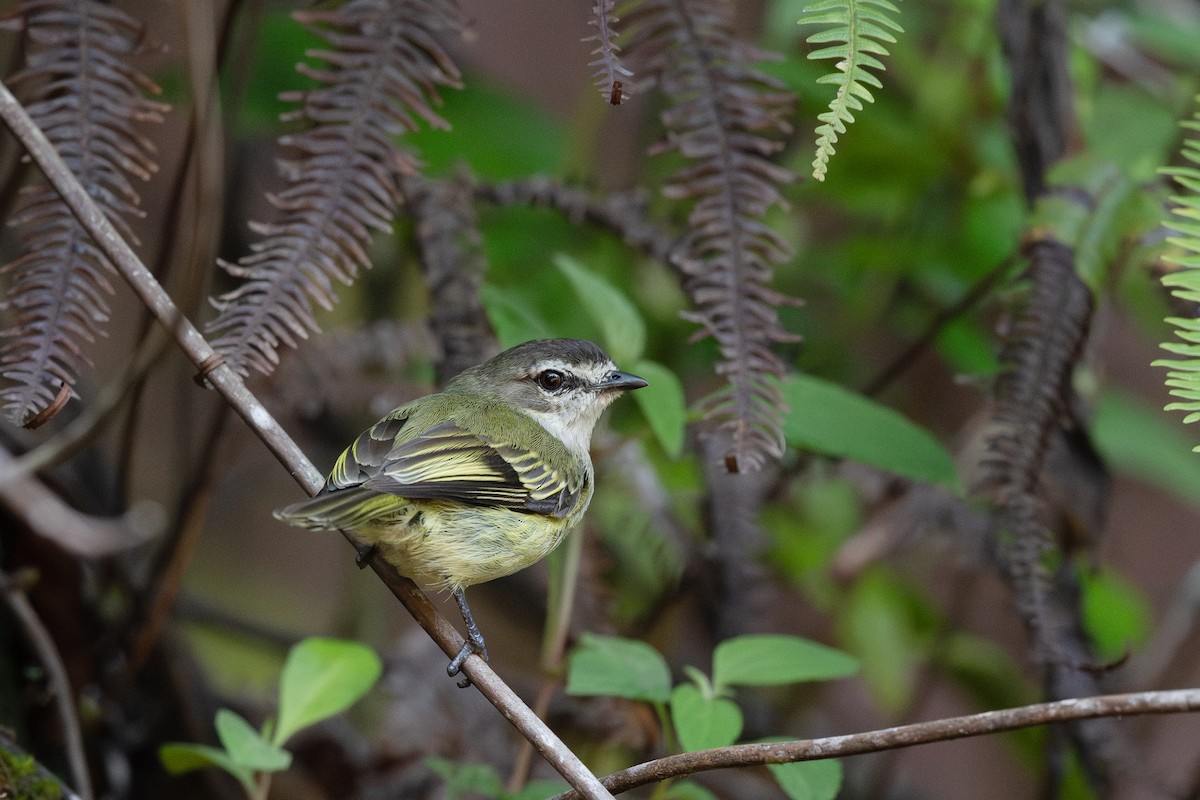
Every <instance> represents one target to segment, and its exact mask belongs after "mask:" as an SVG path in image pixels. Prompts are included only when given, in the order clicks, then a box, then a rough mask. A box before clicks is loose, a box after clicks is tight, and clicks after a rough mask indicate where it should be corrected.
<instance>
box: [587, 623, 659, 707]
mask: <svg viewBox="0 0 1200 800" xmlns="http://www.w3.org/2000/svg"><path fill="white" fill-rule="evenodd" d="M567 694H573V695H582V696H593V695H614V696H616V697H627V698H629V699H630V700H648V701H650V702H652V703H665V702H666V701H667V699H668V698H669V697H670V696H671V673H670V670H669V669H667V662H666V661H665V660H663V657H662V656H661V655H659V653H658V651H657V650H655V649H654V648H653V647H651V646H650V645H648V644H646V643H645V642H639V641H636V640H634V639H623V638H621V637H619V636H601V635H599V634H594V633H585V634H584V635H583V636H582V637H580V640H579V646H578V647H576V648H575V649H574V650H573V651H572V652H571V657H570V659H569V660H568V662H567Z"/></svg>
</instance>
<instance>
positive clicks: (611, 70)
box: [583, 0, 633, 106]
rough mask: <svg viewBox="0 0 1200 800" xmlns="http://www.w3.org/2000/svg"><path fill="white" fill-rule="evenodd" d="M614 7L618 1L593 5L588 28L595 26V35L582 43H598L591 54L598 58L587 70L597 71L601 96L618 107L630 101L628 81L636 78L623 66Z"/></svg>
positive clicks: (596, 78)
mask: <svg viewBox="0 0 1200 800" xmlns="http://www.w3.org/2000/svg"><path fill="white" fill-rule="evenodd" d="M615 5H616V0H596V2H595V3H594V4H593V5H592V18H591V19H590V20H588V25H592V26H595V28H596V32H595V33H593V34H592V35H591V36H585V37H584V38H583V41H585V42H595V43H596V48H595V49H594V50H592V55H594V56H596V58H595V59H593V60H592V61H589V62H588V66H589V67H595V68H596V71H595V73H594V75H595V82H596V86H597V87H598V88H599V89H600V96H601V97H603V98H605V99H606V100H608V102H610V103H612V104H613V105H614V106H618V105H620V104H621V101H622V100H624V99H626V98H627V97H630V91H629V79H630V78H632V77H633V72H631V71H630V70H629V69H627V68H626V67H625V65H624V64H622V63H621V56H620V52H621V48H620V47H618V46H617V43H616V42H614V41H613V39H614V38H615V37H616V29H615V28H614V27H613V26H614V25H615V24H616V23H617V22H620V19H619V18H618V17H617V16H616V15H615V14H613V7H614V6H615Z"/></svg>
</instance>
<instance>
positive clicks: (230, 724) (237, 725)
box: [217, 708, 292, 772]
mask: <svg viewBox="0 0 1200 800" xmlns="http://www.w3.org/2000/svg"><path fill="white" fill-rule="evenodd" d="M217 737H218V738H219V739H220V740H221V744H222V745H224V747H225V752H227V753H229V757H230V758H232V759H233V760H234V762H235V763H237V764H239V765H241V766H243V767H246V768H247V769H250V770H253V771H254V772H279V771H281V770H285V769H287V768H288V767H289V766H291V763H292V754H291V753H289V752H288V751H287V750H284V749H282V748H279V747H276V746H275V745H273V744H271V743H270V742H268V741H267V740H266V739H264V738H263V737H262V736H261V735H260V734H259V732H258V731H256V730H255V729H254V727H253V726H252V725H251V724H250V723H249V722H247V721H246V720H245V719H243V718H242V716H241V715H240V714H238V713H237V712H235V711H230V710H229V709H228V708H222V709H221V710H220V711H218V712H217Z"/></svg>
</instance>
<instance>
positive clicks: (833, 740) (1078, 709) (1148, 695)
mask: <svg viewBox="0 0 1200 800" xmlns="http://www.w3.org/2000/svg"><path fill="white" fill-rule="evenodd" d="M1193 711H1200V689H1175V690H1171V691H1164V692H1135V693H1132V694H1111V695H1101V696H1098V697H1082V698H1078V699H1073V700H1058V701H1056V702H1053V703H1035V704H1033V705H1028V706H1018V707H1017V708H1005V709H1001V710H999V711H985V712H983V713H981V714H969V715H967V716H964V717H949V718H946V719H938V720H931V721H929V722H916V723H913V724H911V725H899V726H897V727H894V728H884V729H882V730H877V731H867V732H865V733H853V734H848V735H845V736H826V737H824V738H820V739H798V740H795V741H791V742H765V743H762V744H735V745H731V746H729V747H715V748H712V749H711V750H697V751H696V752H694V753H682V754H680V755H674V756H667V757H665V758H660V759H657V760H655V761H647V762H646V763H644V764H638V765H637V766H635V767H630V768H629V769H626V770H621V771H620V772H614V773H613V774H612V775H609V776H608V777H606V778H605V779H604V781H603V783H604V785H605V786H606V787H608V789H609V790H610V791H612V792H613V794H620V793H621V792H625V791H628V790H630V789H634V788H636V787H638V786H645V785H647V784H650V783H657V782H658V781H663V780H667V779H668V778H677V777H680V776H683V775H691V774H693V773H696V772H707V771H709V770H715V769H728V768H730V767H756V766H763V765H766V764H790V763H793V762H796V761H818V760H821V759H825V758H841V757H843V756H857V755H862V754H864V753H877V752H880V751H883V750H891V749H894V748H897V747H912V746H914V745H918V744H929V743H931V742H944V741H950V740H953V739H965V738H967V737H971V736H985V735H989V734H994V733H1003V732H1005V731H1015V730H1020V729H1021V728H1032V727H1036V726H1038V725H1047V724H1049V723H1053V722H1069V721H1072V720H1081V719H1095V718H1097V717H1120V716H1136V715H1141V714H1178V713H1183V712H1193ZM576 797H577V795H576V794H575V793H574V792H566V793H564V794H560V795H557V796H555V797H554V798H552V799H551V800H573V798H576Z"/></svg>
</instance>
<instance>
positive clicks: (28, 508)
mask: <svg viewBox="0 0 1200 800" xmlns="http://www.w3.org/2000/svg"><path fill="white" fill-rule="evenodd" d="M16 463H17V461H16V460H15V459H13V457H12V455H10V454H9V453H8V451H6V450H4V449H3V448H0V474H3V475H5V476H7V475H9V474H11V473H12V472H13V465H15V464H16ZM0 503H2V504H3V505H4V507H5V508H7V509H8V510H9V511H11V512H12V513H13V515H14V516H16V517H17V518H18V519H20V520H21V521H22V522H23V523H24V524H25V525H26V526H28V528H29V529H30V530H31V531H33V532H34V533H36V534H38V535H39V536H42V537H43V538H46V539H49V540H50V541H52V542H54V543H55V544H57V545H58V546H59V547H61V548H63V549H64V550H66V551H67V552H68V553H74V554H75V555H77V556H85V557H90V558H99V557H101V556H108V555H112V554H114V553H119V552H121V551H123V550H128V549H130V548H132V547H136V546H138V545H139V544H143V543H145V542H147V541H149V540H150V539H152V538H154V537H155V536H156V535H157V534H158V533H159V532H160V530H161V529H162V514H161V513H160V511H159V509H158V506H157V505H155V504H154V503H149V502H146V503H141V504H137V505H135V506H134V507H133V508H131V509H130V510H129V511H127V512H126V513H124V514H122V515H121V516H119V517H91V516H88V515H87V514H84V513H82V512H79V511H76V510H75V509H73V508H71V506H69V505H67V503H66V502H65V501H64V500H63V499H62V498H61V497H59V496H58V495H57V494H55V493H54V492H52V491H50V489H48V488H47V487H46V486H45V485H44V484H43V483H42V482H41V481H40V480H38V479H37V478H36V477H31V476H25V475H18V476H16V477H14V478H12V479H11V480H8V479H6V480H4V481H3V482H0Z"/></svg>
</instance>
